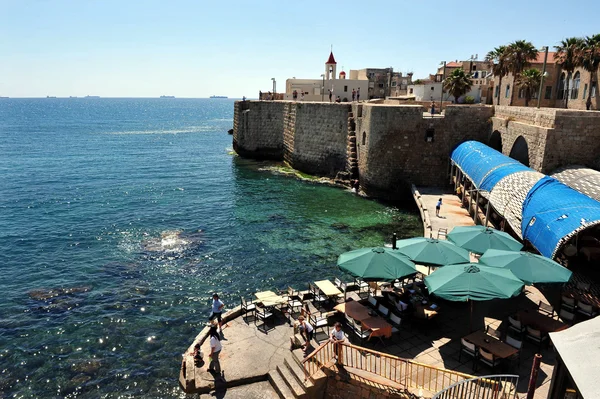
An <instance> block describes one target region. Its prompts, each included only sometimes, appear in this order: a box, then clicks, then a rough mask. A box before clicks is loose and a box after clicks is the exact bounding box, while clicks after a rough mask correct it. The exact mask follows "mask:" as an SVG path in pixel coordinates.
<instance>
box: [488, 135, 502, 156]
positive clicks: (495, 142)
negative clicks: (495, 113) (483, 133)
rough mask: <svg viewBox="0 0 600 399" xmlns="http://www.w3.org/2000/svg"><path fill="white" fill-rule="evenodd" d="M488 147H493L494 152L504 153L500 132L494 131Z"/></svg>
mask: <svg viewBox="0 0 600 399" xmlns="http://www.w3.org/2000/svg"><path fill="white" fill-rule="evenodd" d="M488 145H489V146H490V147H492V148H493V149H494V150H496V151H499V152H502V136H501V135H500V132H499V131H497V130H494V131H493V132H492V134H491V136H490V139H489V140H488Z"/></svg>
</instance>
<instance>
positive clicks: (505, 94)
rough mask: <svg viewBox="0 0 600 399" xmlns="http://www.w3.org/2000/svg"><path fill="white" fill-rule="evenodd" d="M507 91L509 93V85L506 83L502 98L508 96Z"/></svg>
mask: <svg viewBox="0 0 600 399" xmlns="http://www.w3.org/2000/svg"><path fill="white" fill-rule="evenodd" d="M509 93H510V85H506V91H505V92H504V98H508V94H509Z"/></svg>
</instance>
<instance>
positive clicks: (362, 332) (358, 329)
mask: <svg viewBox="0 0 600 399" xmlns="http://www.w3.org/2000/svg"><path fill="white" fill-rule="evenodd" d="M352 327H353V328H352V331H354V334H356V335H357V336H358V337H359V338H360V342H361V343H364V342H365V339H368V338H369V337H370V336H371V333H372V331H371V330H370V329H368V328H364V327H363V326H362V324H360V323H357V322H356V321H355V320H354V321H353V325H352Z"/></svg>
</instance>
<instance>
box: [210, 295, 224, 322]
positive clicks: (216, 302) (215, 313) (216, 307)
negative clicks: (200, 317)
mask: <svg viewBox="0 0 600 399" xmlns="http://www.w3.org/2000/svg"><path fill="white" fill-rule="evenodd" d="M224 307H225V304H224V303H223V301H221V300H220V299H219V295H218V294H217V293H216V292H215V293H214V294H213V301H212V309H211V310H212V312H211V315H210V317H209V318H208V320H209V321H213V320H214V319H215V318H216V319H217V322H218V323H219V329H220V330H222V328H221V314H222V313H223V308H224Z"/></svg>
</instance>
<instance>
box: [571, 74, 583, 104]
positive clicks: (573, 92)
mask: <svg viewBox="0 0 600 399" xmlns="http://www.w3.org/2000/svg"><path fill="white" fill-rule="evenodd" d="M580 82H581V75H580V74H579V72H577V73H576V74H575V76H574V77H573V81H572V82H571V83H572V87H573V89H572V90H571V100H575V99H577V97H579V83H580Z"/></svg>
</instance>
